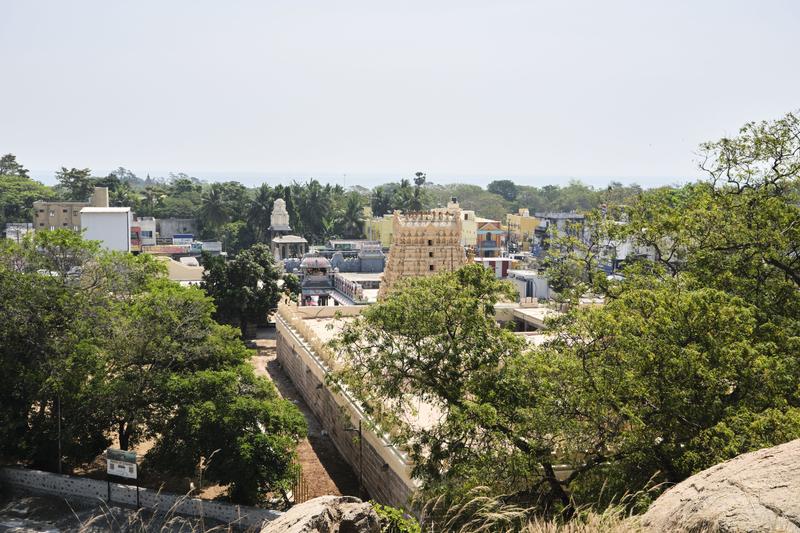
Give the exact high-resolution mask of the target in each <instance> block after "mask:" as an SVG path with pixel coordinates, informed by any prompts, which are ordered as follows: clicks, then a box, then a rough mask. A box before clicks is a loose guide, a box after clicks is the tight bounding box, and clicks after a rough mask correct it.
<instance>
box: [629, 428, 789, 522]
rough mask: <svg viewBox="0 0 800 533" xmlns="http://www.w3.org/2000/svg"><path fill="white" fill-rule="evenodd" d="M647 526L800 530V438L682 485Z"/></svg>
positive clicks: (655, 507)
mask: <svg viewBox="0 0 800 533" xmlns="http://www.w3.org/2000/svg"><path fill="white" fill-rule="evenodd" d="M642 524H643V525H644V526H645V527H647V528H648V529H649V530H652V531H720V532H734V531H736V532H738V531H756V532H758V531H792V532H798V533H800V439H799V440H793V441H791V442H787V443H786V444H781V445H780V446H775V447H773V448H764V449H763V450H758V451H756V452H750V453H745V454H742V455H740V456H738V457H736V458H734V459H731V460H730V461H726V462H724V463H720V464H718V465H716V466H712V467H711V468H709V469H707V470H703V471H702V472H700V473H699V474H695V475H694V476H692V477H690V478H688V479H686V480H685V481H683V482H681V483H678V484H677V485H675V486H674V487H672V488H670V489H669V490H668V491H666V492H665V493H664V494H662V495H661V497H660V498H658V499H657V500H656V501H655V502H653V504H652V505H651V506H650V509H648V510H647V513H645V514H644V515H643V516H642Z"/></svg>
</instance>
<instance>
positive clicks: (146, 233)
mask: <svg viewBox="0 0 800 533" xmlns="http://www.w3.org/2000/svg"><path fill="white" fill-rule="evenodd" d="M134 225H135V226H136V227H138V228H139V240H140V242H141V245H142V247H145V248H146V247H148V246H155V245H156V235H157V233H156V219H155V218H153V217H137V218H136V220H135V221H134Z"/></svg>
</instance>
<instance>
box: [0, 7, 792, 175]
mask: <svg viewBox="0 0 800 533" xmlns="http://www.w3.org/2000/svg"><path fill="white" fill-rule="evenodd" d="M798 28H800V2H798V1H794V0H786V1H769V0H767V1H765V0H758V1H748V2H744V1H732V0H719V1H702V0H692V1H688V0H687V1H675V0H670V1H655V0H653V1H649V0H648V1H640V0H636V1H629V2H622V1H608V0H604V1H597V0H586V1H556V0H552V1H549V2H538V1H532V0H531V1H504V0H483V1H470V0H453V1H450V0H426V1H416V0H401V1H394V2H388V1H382V0H365V1H350V0H333V1H332V0H320V1H310V0H309V1H303V0H286V1H269V0H257V1H220V0H216V1H198V0H191V1H188V0H187V1H175V0H170V1H163V0H159V1H142V0H137V1H127V2H117V1H108V0H102V1H81V0H72V1H63V0H56V1H27V0H15V1H14V0H0V65H2V70H1V72H2V81H0V104H1V105H2V111H1V112H0V152H1V153H6V152H13V153H15V154H16V155H17V157H18V158H19V160H20V161H21V162H22V163H23V164H24V165H26V166H27V167H28V168H30V169H34V170H36V171H37V172H38V173H39V175H41V172H52V171H53V170H55V169H56V168H58V167H59V166H61V165H66V166H77V167H87V166H88V167H91V168H92V169H95V170H97V171H98V173H99V172H100V171H107V170H109V169H112V168H115V167H117V166H120V165H121V166H125V167H127V168H130V169H133V170H134V171H136V172H137V173H142V174H144V173H145V172H148V171H149V172H151V173H153V174H155V175H158V174H166V173H167V172H169V171H175V172H178V171H186V172H189V173H193V174H195V175H198V176H201V175H202V176H205V177H208V176H215V175H218V176H219V177H223V176H234V177H236V176H245V177H247V176H250V177H254V176H256V175H265V176H272V177H276V176H283V175H285V176H288V177H304V176H310V175H314V176H323V177H325V176H332V177H337V178H336V179H337V181H341V175H342V174H347V175H348V176H349V178H348V182H350V183H352V182H353V181H358V180H361V181H362V183H364V184H367V185H369V184H370V183H371V182H370V180H369V179H368V178H369V177H386V178H397V177H399V176H410V175H411V174H412V173H413V172H414V171H416V170H425V171H427V172H428V175H429V176H430V177H431V179H432V180H433V181H437V182H443V181H451V180H452V179H455V178H459V177H462V178H464V179H469V180H478V181H484V182H485V181H488V180H489V179H491V178H499V177H516V178H517V179H518V181H520V182H524V183H526V184H543V182H545V181H546V182H554V181H557V179H555V178H563V179H566V178H569V177H583V178H588V181H590V182H591V181H604V180H606V179H607V178H608V177H620V178H623V180H624V181H627V180H631V179H636V180H638V181H639V182H640V183H645V184H646V183H659V182H663V181H675V180H677V179H679V178H685V177H692V176H697V175H699V173H698V172H697V170H696V163H695V162H696V156H695V155H694V154H695V152H696V148H697V145H698V144H699V143H700V142H702V141H705V140H711V139H716V138H719V137H721V136H724V135H730V134H733V133H735V132H736V131H737V129H738V127H739V126H741V125H742V124H743V123H744V122H746V121H749V120H761V119H772V118H777V117H779V116H781V115H783V114H785V113H786V112H788V111H791V110H793V109H797V108H798V107H800V68H798V64H799V63H798V53H799V52H798V50H799V48H798V47H799V46H800V34H798ZM592 178H594V179H592ZM351 180H352V181H351ZM245 181H247V180H245ZM250 181H251V182H252V180H250ZM373 181H374V180H373ZM348 184H349V183H348Z"/></svg>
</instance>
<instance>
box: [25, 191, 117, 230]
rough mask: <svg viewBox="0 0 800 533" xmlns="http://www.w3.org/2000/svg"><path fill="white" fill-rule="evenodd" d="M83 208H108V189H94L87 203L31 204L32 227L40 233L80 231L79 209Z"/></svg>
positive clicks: (46, 202) (42, 202)
mask: <svg viewBox="0 0 800 533" xmlns="http://www.w3.org/2000/svg"><path fill="white" fill-rule="evenodd" d="M84 207H108V188H107V187H95V188H94V194H93V195H92V197H91V199H90V200H89V201H87V202H51V201H48V200H37V201H35V202H33V211H34V213H33V226H34V228H35V229H36V230H40V231H41V230H55V229H59V228H68V229H71V230H73V231H80V229H81V209H83V208H84Z"/></svg>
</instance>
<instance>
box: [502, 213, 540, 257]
mask: <svg viewBox="0 0 800 533" xmlns="http://www.w3.org/2000/svg"><path fill="white" fill-rule="evenodd" d="M506 223H507V224H508V237H509V240H510V243H509V245H511V244H513V245H514V248H516V249H515V250H514V251H517V252H529V251H530V250H531V246H532V244H533V242H534V240H535V239H536V228H538V227H539V219H538V218H536V217H532V216H531V215H530V212H529V211H528V209H526V208H521V209H520V210H519V211H518V212H517V214H516V215H515V214H512V213H509V214H508V215H506Z"/></svg>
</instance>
